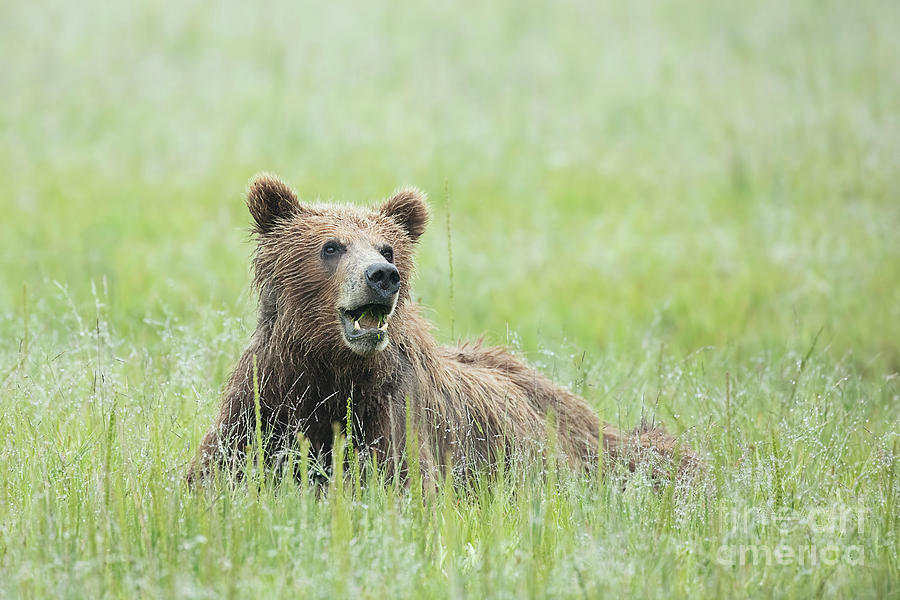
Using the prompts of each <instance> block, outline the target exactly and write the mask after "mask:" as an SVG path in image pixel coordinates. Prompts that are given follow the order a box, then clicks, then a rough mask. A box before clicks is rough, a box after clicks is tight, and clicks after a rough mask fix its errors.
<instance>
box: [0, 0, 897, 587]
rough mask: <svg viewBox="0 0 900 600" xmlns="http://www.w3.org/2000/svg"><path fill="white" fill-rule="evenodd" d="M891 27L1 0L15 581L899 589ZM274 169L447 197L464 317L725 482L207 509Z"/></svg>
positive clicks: (3, 370) (536, 11)
mask: <svg viewBox="0 0 900 600" xmlns="http://www.w3.org/2000/svg"><path fill="white" fill-rule="evenodd" d="M897 30H900V9H898V7H897V5H896V3H891V2H869V3H864V4H860V5H853V6H851V5H849V4H846V3H839V2H830V1H829V2H817V3H812V2H795V3H789V4H785V3H776V2H763V3H756V4H753V5H747V6H743V5H738V4H733V3H714V2H706V1H701V2H692V3H687V2H650V3H621V4H598V3H593V2H580V1H574V2H567V3H556V4H549V3H547V4H544V3H524V4H523V3H512V2H497V3H468V2H463V3H454V4H443V5H441V4H438V5H431V6H420V7H409V6H400V5H393V4H391V3H385V4H375V3H366V4H360V5H358V6H355V7H354V8H353V9H352V10H350V9H345V8H341V7H338V6H331V5H323V4H321V3H319V4H314V5H309V6H303V7H300V6H297V5H296V4H295V3H287V2H284V3H273V4H270V5H268V6H267V7H266V8H264V9H263V8H259V7H257V6H253V5H250V4H247V3H244V4H238V3H212V2H208V1H204V0H197V1H190V2H186V3H181V4H178V5H174V4H165V3H161V2H149V3H144V4H142V5H141V6H140V7H133V6H130V5H128V4H123V5H109V4H101V3H99V2H95V1H94V0H88V1H87V2H86V3H80V4H78V5H74V4H66V3H61V2H54V1H48V2H41V3H30V4H29V3H18V4H6V5H4V6H2V7H0V51H2V52H0V56H2V57H3V69H0V92H2V97H3V101H2V102H0V136H2V143H0V173H2V174H3V176H2V177H0V206H2V209H3V211H2V212H3V219H2V220H0V249H2V252H0V273H2V275H0V402H2V415H3V417H2V419H0V597H91V598H93V597H101V596H107V597H133V596H145V597H159V596H177V597H222V596H251V597H253V596H259V597H263V596H265V597H268V596H284V597H297V596H300V597H323V598H325V597H357V596H359V597H384V596H388V597H390V596H397V597H459V596H472V597H521V596H551V597H582V596H587V597H596V596H601V595H604V594H610V595H612V594H616V595H628V596H636V597H666V598H669V597H685V596H691V597H704V596H711V597H723V596H724V597H728V596H753V597H772V596H773V595H774V596H779V597H810V596H818V595H828V596H843V597H860V598H862V597H879V598H885V597H887V598H890V597H897V594H898V592H897V589H898V588H897V582H898V581H900V562H898V549H900V537H898V534H900V530H898V529H900V527H898V526H900V513H898V498H900V477H898V458H897V457H898V454H900V401H898V400H900V378H898V376H897V373H898V371H900V344H898V340H900V239H898V234H897V232H898V231H900V203H898V202H897V198H898V192H900V187H898V183H897V177H896V174H897V173H898V171H900V121H898V118H897V115H898V114H900V100H898V99H900V63H898V62H897V60H896V57H897V56H898V55H900V41H898V38H897V36H896V34H895V32H896V31H897ZM262 170H268V171H273V172H276V173H279V174H281V175H283V176H284V177H285V178H287V179H288V180H289V181H290V182H291V183H292V184H293V185H294V186H295V187H296V188H297V189H298V190H299V191H300V192H301V194H302V195H303V196H304V197H305V198H307V199H315V198H317V197H322V198H334V199H337V200H341V201H348V202H373V201H375V200H377V199H379V198H382V197H384V196H386V195H387V194H388V193H389V192H390V191H391V190H392V189H393V188H395V187H397V186H399V185H401V184H407V183H413V184H416V185H418V186H420V187H422V188H423V189H425V190H427V191H428V192H430V194H431V198H432V207H433V212H434V215H433V216H434V218H433V220H432V225H431V229H430V230H429V231H428V232H427V233H426V234H425V236H424V238H423V239H422V243H421V248H420V252H419V259H418V265H419V274H418V277H417V279H416V282H415V294H416V297H417V298H419V299H420V300H421V301H422V303H423V304H424V305H425V306H427V307H429V309H430V310H429V313H428V314H429V316H430V318H431V319H432V321H433V322H434V323H435V326H436V329H435V334H436V335H437V336H438V337H439V338H440V339H442V340H444V341H448V342H449V341H451V340H452V339H453V338H455V337H463V338H466V337H472V336H476V335H480V334H482V333H484V334H486V337H487V339H488V340H489V341H490V342H492V343H502V344H507V345H510V346H512V347H514V348H515V349H516V350H517V351H518V352H520V353H522V354H523V355H525V356H526V357H527V358H528V359H529V360H530V361H531V362H532V363H533V364H535V365H537V366H538V367H539V368H540V369H541V370H542V371H543V372H545V373H547V374H548V375H549V376H551V377H552V378H554V379H555V380H556V381H559V382H560V383H562V384H565V385H569V386H571V387H572V388H573V389H575V390H576V391H578V392H579V393H581V394H582V395H584V396H585V398H586V399H587V400H588V402H589V403H590V404H591V405H592V406H594V407H595V408H596V409H597V411H598V413H599V414H601V415H602V416H603V418H605V419H606V420H608V421H612V422H614V423H621V424H622V425H624V426H629V425H632V424H633V423H635V422H637V421H638V420H639V419H640V417H641V415H642V414H643V415H651V416H655V418H657V419H659V420H662V421H664V422H665V423H666V425H667V426H668V428H669V429H670V430H672V431H674V432H676V433H678V434H679V435H681V436H682V437H683V438H684V439H685V440H687V441H689V442H690V443H691V444H692V445H693V446H695V447H696V448H698V449H700V450H701V451H702V452H704V453H705V455H706V456H707V458H708V461H709V464H710V474H711V481H710V485H709V488H708V489H703V490H699V489H692V490H687V491H685V490H676V489H671V488H666V489H663V490H661V491H659V492H655V491H653V489H652V487H651V486H650V485H649V483H648V482H647V481H646V480H645V479H643V478H641V477H637V478H636V479H634V480H633V482H632V483H631V484H630V485H629V486H627V487H626V488H625V489H624V490H623V489H621V488H620V487H619V486H618V485H616V484H615V482H614V480H612V479H610V478H599V479H593V480H589V481H583V480H580V479H575V478H573V477H571V476H568V475H567V474H565V473H560V474H556V473H553V472H547V473H534V472H518V471H517V472H512V473H507V474H504V475H503V476H501V477H499V478H497V479H496V480H493V481H489V482H482V484H481V485H480V486H478V487H476V489H475V490H474V491H473V492H471V493H460V492H459V490H455V489H454V488H453V486H449V485H446V486H442V487H441V488H440V490H439V491H438V493H437V495H436V496H433V497H428V498H426V499H425V500H424V501H419V500H418V499H416V498H413V497H412V496H414V495H413V494H410V493H408V492H405V491H403V490H398V489H396V487H394V486H392V485H390V484H384V485H379V484H371V483H370V484H361V485H357V484H356V483H355V482H354V477H355V474H354V473H349V474H348V476H347V479H346V480H344V479H337V480H334V481H332V483H331V484H330V485H331V487H330V489H329V490H328V493H327V494H326V495H325V497H318V496H317V495H316V494H315V493H312V492H310V491H309V490H305V489H302V488H301V487H298V486H297V485H296V484H294V483H292V482H285V483H283V484H281V485H275V484H273V483H272V482H271V481H269V482H261V483H260V485H257V486H250V485H243V486H237V487H235V488H229V487H227V486H222V487H221V488H220V489H219V490H218V491H217V492H215V493H209V494H199V495H194V494H191V493H189V492H188V491H187V490H186V489H185V488H184V486H183V485H182V483H181V478H182V475H183V473H184V470H185V465H186V462H187V461H188V460H189V459H190V458H191V456H192V452H193V450H194V449H195V448H196V446H197V443H198V441H199V438H200V436H201V435H202V433H203V431H204V430H205V428H206V427H207V426H208V424H209V423H210V421H211V418H212V415H213V413H214V411H215V408H216V403H217V398H218V393H219V390H220V389H221V386H222V384H223V381H224V379H225V377H226V375H227V373H228V370H229V368H230V367H231V365H232V364H233V362H234V361H235V360H236V358H237V356H238V353H239V352H240V350H241V349H242V347H243V345H244V344H245V343H246V340H247V339H248V337H249V333H250V331H251V330H252V328H253V324H254V312H253V308H254V307H253V298H252V296H251V294H250V292H249V273H248V264H249V263H248V258H249V254H250V252H251V246H250V245H249V244H248V243H246V239H247V233H246V227H247V225H248V223H249V216H248V215H247V213H246V209H245V207H244V206H243V204H242V200H241V192H242V190H243V189H244V186H245V185H246V183H247V181H248V179H249V178H250V177H251V176H252V175H253V174H254V173H256V172H258V171H262ZM448 210H449V211H450V213H452V219H451V218H449V216H448V215H450V213H448ZM451 223H452V231H448V230H447V225H448V224H451ZM451 235H452V246H453V247H452V260H450V258H449V256H450V252H449V250H450V249H449V243H450V240H451ZM451 273H452V276H451ZM451 284H452V285H451ZM451 331H452V332H453V334H454V335H451ZM776 551H777V552H778V556H777V557H776V556H775V552H776ZM810 553H814V554H815V556H816V558H817V561H816V563H815V564H812V563H811V559H810ZM789 554H790V556H789ZM831 559H835V560H834V561H832V560H831ZM832 563H833V564H832Z"/></svg>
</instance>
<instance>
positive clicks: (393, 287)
mask: <svg viewBox="0 0 900 600" xmlns="http://www.w3.org/2000/svg"><path fill="white" fill-rule="evenodd" d="M366 283H368V284H369V287H370V288H372V289H373V290H374V291H375V292H376V293H378V294H379V295H381V296H385V297H390V296H393V295H394V294H396V293H397V290H399V289H400V271H398V270H397V267H395V266H394V265H392V264H391V263H375V264H371V265H369V266H368V267H367V268H366Z"/></svg>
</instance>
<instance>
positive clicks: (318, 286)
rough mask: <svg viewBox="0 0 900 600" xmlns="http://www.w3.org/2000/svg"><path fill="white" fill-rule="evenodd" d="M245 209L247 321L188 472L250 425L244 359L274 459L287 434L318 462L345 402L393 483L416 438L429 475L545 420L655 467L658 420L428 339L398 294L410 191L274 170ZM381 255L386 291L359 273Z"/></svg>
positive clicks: (571, 457) (418, 216)
mask: <svg viewBox="0 0 900 600" xmlns="http://www.w3.org/2000/svg"><path fill="white" fill-rule="evenodd" d="M247 204H248V207H249V209H250V213H251V214H252V216H253V219H254V227H253V233H254V235H255V238H256V240H257V242H258V247H257V251H256V254H255V257H254V260H253V266H254V270H255V279H254V283H255V286H256V288H257V289H258V291H259V316H258V323H257V327H256V331H255V332H254V334H253V336H252V338H251V340H250V344H249V346H248V347H247V349H246V350H245V351H244V353H243V356H242V357H241V359H240V361H239V362H238V364H237V366H236V367H235V369H234V371H233V373H232V374H231V377H230V379H229V381H228V384H227V386H226V388H225V392H224V396H223V399H222V404H221V409H220V411H219V415H218V418H217V419H216V421H215V423H214V424H213V426H212V427H211V429H210V430H209V432H208V433H207V434H206V436H205V437H204V439H203V441H202V443H201V444H200V448H199V451H198V453H197V456H196V459H195V460H194V462H193V464H192V466H191V469H190V472H189V474H188V479H189V481H197V480H199V479H202V478H204V477H205V476H207V475H208V474H209V473H210V472H211V471H213V470H214V469H216V468H218V469H223V470H226V471H230V472H232V473H235V472H238V471H239V469H240V466H239V465H240V464H241V461H242V460H243V459H244V456H245V452H246V449H247V448H248V445H249V444H250V443H251V440H252V435H253V434H252V432H253V430H254V427H253V424H254V421H255V408H254V406H255V405H254V383H253V381H254V361H255V363H256V377H257V381H258V390H259V399H260V407H261V409H260V414H261V417H262V425H263V428H264V432H265V436H264V437H265V439H266V440H267V442H266V446H265V455H266V458H267V460H268V461H269V462H270V464H271V463H272V461H275V460H277V459H278V457H279V455H280V454H281V453H283V451H284V450H285V449H287V448H289V447H290V446H291V444H292V443H293V442H294V440H295V438H296V436H297V434H303V435H305V436H306V438H307V439H308V441H309V443H310V448H311V452H312V454H313V456H314V457H316V458H318V460H320V461H321V462H322V463H323V464H325V465H327V464H329V460H330V458H329V456H330V451H331V446H332V443H333V426H334V424H335V423H339V424H340V427H341V429H342V430H343V429H344V427H346V423H345V420H346V415H347V403H348V399H349V401H350V403H351V407H352V440H353V443H354V445H355V446H356V447H357V449H358V451H360V452H361V453H363V454H364V455H368V456H373V457H374V458H375V459H377V461H378V463H379V464H380V465H382V466H383V468H384V469H386V471H387V472H388V473H396V474H399V475H400V476H401V477H402V476H403V474H404V472H405V469H406V465H405V460H404V456H405V450H406V447H407V436H409V435H410V434H411V433H415V435H416V437H415V438H414V439H417V440H418V452H419V459H420V464H421V468H422V473H423V475H424V476H425V477H427V478H432V479H434V478H437V477H440V476H442V475H443V473H442V471H444V470H445V469H446V468H447V467H450V466H452V469H453V470H454V472H455V473H456V474H459V475H462V476H463V477H465V476H467V475H469V474H471V473H473V472H475V471H476V470H479V469H483V468H490V466H491V465H492V464H494V462H495V460H496V459H497V457H498V456H505V457H507V459H508V458H509V457H514V456H520V457H522V456H524V457H539V456H542V455H544V454H545V453H546V450H547V447H548V445H547V443H546V442H547V439H548V433H550V432H551V429H550V426H548V423H551V424H552V427H555V434H554V435H553V437H554V438H555V441H554V444H553V447H554V448H555V452H558V453H559V456H561V457H562V459H563V461H564V462H565V463H568V464H569V465H570V466H571V467H572V468H574V469H591V468H595V467H596V466H597V465H598V463H599V460H600V458H601V457H600V456H599V453H600V452H601V449H602V451H603V452H605V454H606V455H607V456H606V457H605V458H606V459H608V460H612V461H616V460H621V461H623V462H625V463H626V464H627V465H628V466H629V467H630V468H631V469H632V470H633V469H634V468H635V465H636V463H637V462H638V461H640V460H643V459H644V458H646V457H648V456H650V455H653V456H654V457H656V458H662V459H663V463H664V462H665V460H666V459H668V458H671V456H672V455H673V454H674V453H675V452H676V444H675V440H674V439H673V438H672V437H670V436H669V435H667V434H666V433H664V432H663V431H662V430H660V429H657V428H653V427H646V426H641V427H638V428H637V429H635V430H634V431H633V432H631V433H629V434H625V433H622V432H620V431H619V430H617V429H616V428H615V427H613V426H611V425H607V424H602V423H601V422H600V420H599V419H598V418H597V416H596V415H595V414H594V412H593V411H592V410H591V409H590V408H589V407H588V405H587V404H586V403H585V402H584V400H582V399H581V398H579V397H578V396H576V395H574V394H572V393H571V392H569V391H568V390H566V389H564V388H562V387H559V386H557V385H555V384H553V383H552V382H550V381H549V380H548V379H547V378H546V377H544V376H543V375H541V374H540V373H538V372H537V371H536V370H534V369H532V368H531V367H529V366H527V365H526V364H525V363H524V362H522V361H521V360H520V359H518V358H516V357H515V356H513V355H512V354H510V353H509V352H508V351H506V350H504V349H502V348H488V347H483V346H481V344H480V343H463V344H461V345H459V346H453V347H450V346H443V345H440V344H438V343H436V342H435V340H434V339H433V337H432V336H431V334H430V333H429V330H430V326H429V324H428V322H427V321H426V320H425V319H424V318H423V317H422V315H421V313H420V310H419V308H418V306H416V305H415V304H414V303H413V302H412V301H411V299H410V290H409V283H410V280H411V279H412V277H413V252H414V250H415V245H416V242H417V240H418V238H419V236H421V235H422V233H423V231H424V230H425V226H426V224H427V222H428V209H427V206H426V204H425V200H424V197H423V194H421V193H420V192H419V191H417V190H415V189H404V190H401V191H399V192H398V193H396V194H394V195H393V196H392V197H391V198H390V199H388V200H387V201H386V202H384V203H383V204H382V205H381V206H380V207H378V208H376V209H374V210H370V209H361V208H356V207H352V206H334V205H307V204H303V203H301V202H299V201H298V199H297V196H296V195H295V194H294V192H293V191H292V190H291V189H290V188H289V187H288V186H286V185H285V184H284V183H282V182H281V181H280V180H278V179H277V178H275V177H272V176H268V175H261V176H258V177H257V178H256V179H255V180H254V181H253V182H252V183H251V185H250V188H249V191H248V195H247ZM384 263H390V264H392V265H393V266H394V267H395V268H396V274H397V275H399V288H398V289H396V291H395V292H394V293H393V296H390V297H389V296H387V295H385V294H388V293H389V292H390V291H391V290H392V289H393V288H390V289H388V288H385V289H380V288H377V287H374V285H375V284H373V283H367V285H368V287H366V285H364V284H363V283H362V282H367V281H369V272H370V271H367V269H369V270H371V269H372V268H374V267H372V266H371V265H375V266H376V267H378V268H381V267H383V268H384V269H387V270H384V271H383V272H384V273H393V272H394V270H393V269H394V267H390V265H389V264H384ZM376 270H377V269H376ZM364 272H365V273H366V274H363V273H364ZM376 277H377V275H376ZM395 279H396V278H395ZM370 288H371V289H370ZM361 290H362V291H361ZM372 290H375V292H373V291H372ZM376 292H377V294H382V296H383V297H384V298H387V299H386V300H384V302H385V303H386V304H385V306H384V307H383V312H377V311H376V312H377V315H378V316H377V317H367V316H366V313H365V312H363V315H362V316H358V315H357V313H358V312H359V311H360V310H361V309H360V310H357V309H356V306H354V305H353V303H354V301H353V300H347V298H355V297H360V296H359V295H360V294H364V295H365V294H369V295H371V294H373V293H376ZM366 297H368V296H366ZM379 297H381V296H379ZM356 302H357V304H358V303H359V301H356ZM391 302H393V305H392V306H391V305H390V303H391ZM372 314H375V313H372ZM366 319H368V320H366ZM360 323H363V324H364V327H363V326H361V325H360ZM354 340H359V341H354ZM407 403H408V405H409V414H408V415H407ZM408 419H409V420H408ZM409 427H412V428H414V432H412V431H410V430H409ZM678 452H679V454H680V456H681V457H682V463H681V465H680V466H681V467H682V468H683V467H684V466H685V464H687V463H688V462H691V461H693V460H694V459H693V456H692V455H691V454H690V452H689V451H688V450H687V449H683V450H679V451H678ZM654 468H657V467H654Z"/></svg>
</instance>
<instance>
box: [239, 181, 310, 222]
mask: <svg viewBox="0 0 900 600" xmlns="http://www.w3.org/2000/svg"><path fill="white" fill-rule="evenodd" d="M247 208H249V209H250V214H251V215H253V220H254V221H256V226H255V227H254V230H255V231H256V232H257V233H266V232H268V231H271V230H272V228H273V227H274V226H275V225H277V224H278V223H279V222H280V221H286V220H287V219H290V218H291V217H293V216H295V215H297V214H299V213H300V210H301V209H300V202H299V201H298V200H297V194H295V193H294V190H292V189H291V188H290V187H288V185H287V184H286V183H284V182H283V181H281V180H280V179H279V178H278V177H275V176H274V175H269V174H268V173H261V174H259V175H257V176H256V177H254V178H253V181H251V182H250V187H249V188H247Z"/></svg>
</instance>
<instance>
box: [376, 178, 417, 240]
mask: <svg viewBox="0 0 900 600" xmlns="http://www.w3.org/2000/svg"><path fill="white" fill-rule="evenodd" d="M379 212H380V213H381V214H382V215H384V216H385V217H387V218H389V219H393V220H394V221H395V222H397V223H399V224H400V226H401V227H403V229H404V230H405V231H406V234H407V235H408V236H409V237H410V239H411V240H412V241H414V242H415V241H416V240H418V239H419V236H421V235H422V234H423V233H424V232H425V227H426V226H427V225H428V205H427V204H426V203H425V194H424V193H423V192H421V191H419V190H417V189H416V188H412V187H409V188H403V189H401V190H400V191H398V192H396V193H395V194H394V195H393V196H391V197H390V198H389V199H388V200H387V201H386V202H385V203H384V204H382V205H381V208H380V209H379Z"/></svg>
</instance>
